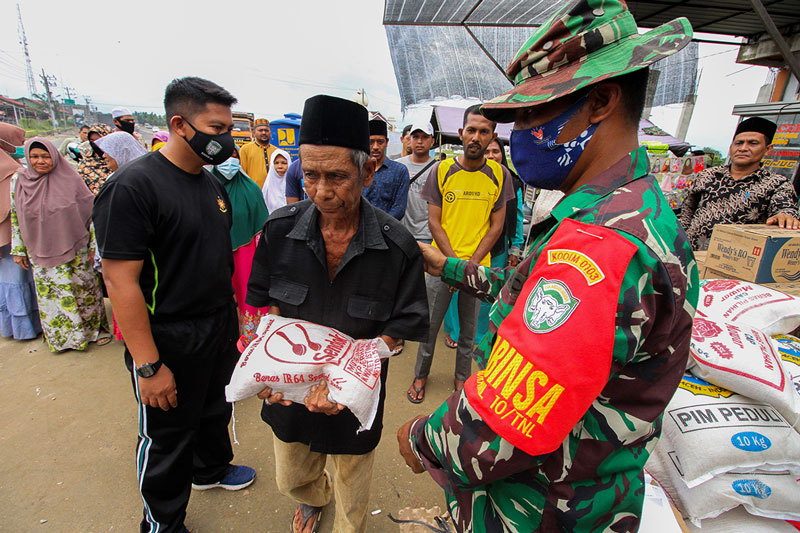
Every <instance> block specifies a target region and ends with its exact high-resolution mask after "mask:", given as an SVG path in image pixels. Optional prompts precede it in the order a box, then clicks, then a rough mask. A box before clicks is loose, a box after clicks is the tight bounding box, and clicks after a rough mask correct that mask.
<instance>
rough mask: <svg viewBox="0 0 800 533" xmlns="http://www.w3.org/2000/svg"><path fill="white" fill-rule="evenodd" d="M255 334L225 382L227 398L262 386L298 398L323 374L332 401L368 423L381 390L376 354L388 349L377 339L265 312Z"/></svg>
mask: <svg viewBox="0 0 800 533" xmlns="http://www.w3.org/2000/svg"><path fill="white" fill-rule="evenodd" d="M256 334H257V337H256V339H255V340H254V341H253V342H251V343H250V345H249V346H247V348H246V349H245V351H244V352H242V355H241V357H240V358H239V362H238V363H237V364H236V368H235V369H234V371H233V375H232V376H231V381H230V383H229V384H228V386H227V387H225V398H226V399H227V400H228V401H229V402H235V401H239V400H244V399H245V398H249V397H250V396H255V395H256V394H258V393H259V392H261V391H262V390H264V388H265V387H270V388H272V391H273V393H278V392H280V393H283V397H284V399H286V400H291V401H293V402H296V403H300V404H302V403H303V400H304V399H305V397H306V396H308V392H309V390H310V389H311V387H312V386H313V385H314V384H315V383H318V382H319V381H320V380H322V379H324V380H325V381H327V383H328V388H329V389H330V394H329V396H328V398H329V399H330V400H331V401H332V402H336V403H340V404H342V405H345V406H347V408H348V409H350V411H351V412H352V413H353V414H354V415H355V416H356V418H357V419H358V421H359V422H361V428H360V429H359V431H363V430H367V429H370V428H371V427H372V423H373V421H374V420H375V414H376V412H377V410H378V400H379V397H380V390H381V380H380V377H381V359H383V358H388V357H389V356H390V355H391V354H392V353H391V351H390V350H389V347H388V346H386V343H385V342H383V340H381V339H370V340H353V339H352V338H351V337H348V336H347V335H345V334H343V333H341V332H339V331H337V330H335V329H333V328H329V327H327V326H320V325H319V324H312V323H311V322H306V321H304V320H297V319H293V318H284V317H280V316H275V315H267V316H265V317H264V318H262V319H261V322H260V323H259V325H258V329H257V330H256Z"/></svg>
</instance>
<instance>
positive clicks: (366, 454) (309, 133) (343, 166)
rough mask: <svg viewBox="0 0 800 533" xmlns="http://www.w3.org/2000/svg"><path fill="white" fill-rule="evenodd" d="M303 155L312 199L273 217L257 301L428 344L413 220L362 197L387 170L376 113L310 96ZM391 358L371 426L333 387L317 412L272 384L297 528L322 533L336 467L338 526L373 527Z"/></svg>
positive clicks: (283, 311)
mask: <svg viewBox="0 0 800 533" xmlns="http://www.w3.org/2000/svg"><path fill="white" fill-rule="evenodd" d="M300 158H301V160H302V165H303V181H304V184H305V188H306V193H307V194H308V200H304V201H302V202H298V203H295V204H290V205H287V206H285V207H283V208H281V209H279V210H277V211H275V212H274V213H273V214H272V216H270V218H269V220H268V221H267V223H266V225H265V226H264V232H263V235H262V239H261V242H260V243H259V245H258V249H257V251H256V254H255V259H254V262H253V272H252V274H251V276H250V281H249V284H248V288H247V303H248V304H250V305H253V306H256V307H263V306H270V312H271V313H273V314H280V315H281V316H285V317H290V318H300V319H303V320H307V321H309V322H314V323H317V324H323V325H326V326H330V327H333V328H336V329H338V330H340V331H342V332H343V333H346V334H347V335H350V336H351V337H354V338H357V339H358V338H362V339H363V338H374V337H378V336H380V337H381V338H382V339H383V340H384V341H385V342H386V344H387V345H388V346H389V348H394V347H395V345H396V344H397V343H398V342H399V340H400V339H410V340H416V341H423V340H425V338H426V336H427V332H428V302H427V296H426V292H425V281H424V276H423V262H422V256H421V255H420V252H419V248H418V247H417V244H416V242H415V241H414V239H413V237H412V236H411V234H410V233H409V232H408V230H406V229H405V228H404V227H403V225H402V224H401V223H400V222H399V221H397V220H396V219H394V218H392V217H391V216H389V215H387V214H386V213H384V212H382V211H380V210H379V209H376V208H374V207H372V205H370V203H369V202H368V201H367V200H366V199H364V198H362V196H361V191H362V189H363V188H364V187H368V186H369V185H370V183H371V182H372V179H373V177H374V174H375V166H376V162H375V160H374V159H370V158H369V128H368V118H367V110H366V109H365V108H364V107H362V106H360V105H358V104H356V103H353V102H350V101H347V100H342V99H339V98H334V97H330V96H324V95H320V96H315V97H313V98H310V99H309V100H307V101H306V104H305V109H304V112H303V123H302V126H301V127H300ZM387 371H388V362H387V361H384V362H383V368H382V371H381V392H380V403H379V406H378V412H377V415H376V418H375V422H374V424H373V426H372V428H371V429H370V430H367V431H362V432H360V433H359V432H358V429H359V426H360V424H359V422H358V420H357V419H356V417H355V416H354V415H353V414H352V413H351V412H350V411H349V410H347V409H346V408H344V407H343V406H341V405H338V404H334V403H331V402H330V401H328V399H327V396H328V388H327V385H326V384H325V383H324V382H322V383H320V385H319V386H315V387H314V388H312V391H311V393H310V395H309V396H308V397H307V398H306V401H305V405H300V404H297V403H290V402H288V401H285V400H283V399H282V397H281V395H280V394H272V391H271V390H270V389H266V390H265V391H263V392H262V393H261V394H260V395H259V396H260V397H261V398H262V399H265V400H266V402H265V403H264V406H263V409H262V411H261V417H262V418H263V419H264V421H265V422H266V423H267V424H269V425H270V426H271V427H272V430H273V432H274V433H275V438H274V439H273V441H274V444H275V459H276V477H277V483H278V488H279V489H280V491H281V492H282V493H283V494H286V495H287V496H289V497H291V498H293V499H294V500H295V501H297V502H298V504H299V505H298V509H297V511H296V512H295V515H294V518H293V522H292V528H293V531H301V532H307V531H314V530H315V527H316V525H317V524H318V522H319V517H320V514H321V511H322V508H323V507H324V506H325V505H327V504H328V502H329V501H330V497H331V480H330V478H329V475H328V474H327V472H326V471H325V462H326V458H327V457H328V456H330V457H331V459H332V460H333V463H334V465H335V474H334V475H333V490H334V491H335V493H336V517H335V520H334V526H333V529H334V531H337V532H361V531H365V529H366V517H367V509H368V503H369V486H370V481H371V478H372V465H373V461H374V456H375V447H376V446H377V445H378V441H379V440H380V437H381V431H382V429H383V424H382V422H383V405H384V399H385V395H386V392H385V385H386V376H387Z"/></svg>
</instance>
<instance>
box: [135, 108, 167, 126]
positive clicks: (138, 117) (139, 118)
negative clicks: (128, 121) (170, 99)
mask: <svg viewBox="0 0 800 533" xmlns="http://www.w3.org/2000/svg"><path fill="white" fill-rule="evenodd" d="M133 119H134V120H135V121H136V123H137V124H139V125H142V124H144V123H148V124H150V125H152V126H166V125H167V119H166V117H165V116H164V115H159V114H157V113H147V112H143V111H134V112H133Z"/></svg>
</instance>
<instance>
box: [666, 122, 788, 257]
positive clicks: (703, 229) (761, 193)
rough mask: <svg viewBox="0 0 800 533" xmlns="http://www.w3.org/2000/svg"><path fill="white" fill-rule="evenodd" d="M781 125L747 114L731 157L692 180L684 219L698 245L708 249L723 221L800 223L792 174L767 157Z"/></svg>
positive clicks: (774, 223)
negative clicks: (777, 168) (781, 170)
mask: <svg viewBox="0 0 800 533" xmlns="http://www.w3.org/2000/svg"><path fill="white" fill-rule="evenodd" d="M776 129H777V126H776V125H775V123H774V122H772V121H771V120H767V119H765V118H761V117H752V118H748V119H746V120H743V121H742V122H741V123H740V124H739V126H738V127H737V128H736V133H735V134H734V137H733V141H732V142H731V147H730V151H729V152H728V157H729V158H730V163H728V164H727V165H724V166H719V167H713V168H709V169H706V170H704V171H702V172H700V173H699V174H698V175H697V178H696V179H695V180H694V181H693V182H692V184H691V185H689V192H688V194H687V196H686V200H684V202H683V205H682V206H681V218H680V220H681V224H683V227H684V228H685V229H686V234H687V235H688V236H689V239H690V240H691V242H692V248H693V249H695V250H706V249H708V242H709V240H710V239H711V233H712V232H713V231H714V226H715V225H717V224H771V225H776V226H778V227H780V228H790V229H798V228H800V220H798V219H797V217H798V212H797V196H795V193H794V189H793V188H792V182H791V180H790V179H789V178H788V177H786V176H783V175H781V174H778V173H776V172H772V171H771V170H770V169H769V168H768V167H767V166H765V165H764V163H763V162H762V159H763V158H764V156H765V155H767V152H769V151H770V150H771V149H772V138H773V137H774V136H775V131H776Z"/></svg>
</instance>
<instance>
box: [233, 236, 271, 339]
mask: <svg viewBox="0 0 800 533" xmlns="http://www.w3.org/2000/svg"><path fill="white" fill-rule="evenodd" d="M260 238H261V234H260V233H258V234H257V235H255V236H254V237H253V240H251V241H250V242H249V243H247V244H245V245H244V246H240V247H239V248H237V249H236V250H234V251H233V264H234V271H233V293H234V295H235V296H236V303H237V309H238V311H239V335H250V334H251V333H255V332H256V328H257V327H258V323H259V321H260V320H261V317H262V316H264V315H266V314H267V311H268V310H269V308H268V307H253V306H251V305H247V304H246V303H245V298H246V296H247V281H248V280H249V279H250V271H251V270H252V269H253V256H255V253H256V246H257V245H258V241H259V239H260Z"/></svg>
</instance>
